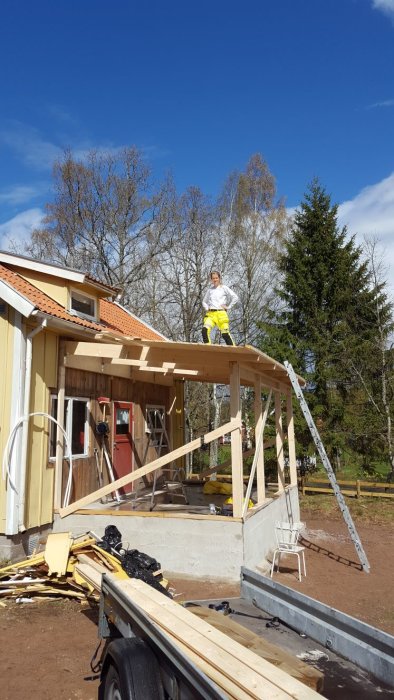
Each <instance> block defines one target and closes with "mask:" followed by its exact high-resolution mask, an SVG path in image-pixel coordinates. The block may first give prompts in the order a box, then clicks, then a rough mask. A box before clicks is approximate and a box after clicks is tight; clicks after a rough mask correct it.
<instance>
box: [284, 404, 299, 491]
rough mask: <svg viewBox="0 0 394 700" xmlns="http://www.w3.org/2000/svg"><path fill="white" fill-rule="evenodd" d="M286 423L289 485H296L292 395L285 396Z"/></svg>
mask: <svg viewBox="0 0 394 700" xmlns="http://www.w3.org/2000/svg"><path fill="white" fill-rule="evenodd" d="M286 423H287V441H288V444H289V468H290V485H291V486H294V485H296V484H297V460H296V448H295V438H294V415H293V401H292V395H291V394H289V395H287V396H286Z"/></svg>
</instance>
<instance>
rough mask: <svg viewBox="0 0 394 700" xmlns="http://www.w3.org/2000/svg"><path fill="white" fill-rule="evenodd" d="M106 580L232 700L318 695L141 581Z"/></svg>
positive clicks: (306, 699) (300, 699) (302, 699)
mask: <svg viewBox="0 0 394 700" xmlns="http://www.w3.org/2000/svg"><path fill="white" fill-rule="evenodd" d="M109 576H110V579H111V581H112V583H113V585H114V587H115V588H116V590H118V591H119V592H122V594H123V595H127V596H128V597H129V598H130V600H131V601H133V603H134V604H135V605H137V606H138V607H139V608H140V609H141V610H142V611H143V612H144V613H145V614H146V615H147V616H148V617H149V618H150V620H151V621H152V622H153V623H154V624H156V625H157V626H158V627H159V628H160V629H161V631H162V632H164V633H165V634H166V635H167V636H168V638H169V639H170V640H171V641H172V642H173V643H174V644H175V645H176V646H178V647H179V648H180V649H181V650H182V651H183V653H184V654H186V655H187V656H188V657H189V658H190V659H191V660H192V661H193V663H194V664H195V665H196V666H197V667H198V668H200V669H201V670H202V671H203V672H204V673H205V674H206V675H207V676H208V677H209V678H210V679H211V680H212V681H213V682H214V683H216V685H217V686H218V687H219V688H220V689H221V690H222V691H224V692H225V693H226V694H227V695H228V697H229V698H231V699H233V700H251V699H254V700H261V699H263V698H264V700H290V699H293V700H316V699H317V698H319V697H321V695H320V694H319V693H317V692H316V691H315V690H313V689H312V688H310V687H308V686H306V685H305V684H304V683H301V682H300V681H299V680H297V679H296V678H294V677H293V676H291V675H290V674H289V673H287V672H286V671H284V670H283V669H281V668H279V667H277V666H275V665H274V664H273V663H270V662H269V661H267V660H266V659H265V658H263V657H262V656H259V655H257V654H256V653H255V652H254V651H252V650H251V649H247V648H245V647H244V646H242V645H241V644H239V643H238V642H237V641H235V640H234V639H232V638H231V637H229V636H228V635H227V634H224V633H223V632H221V631H220V630H218V629H215V627H213V626H212V625H210V624H209V623H208V622H206V621H205V620H203V619H201V618H199V617H197V616H196V615H194V614H193V613H192V612H190V610H188V609H187V608H184V607H183V606H182V605H179V604H178V603H176V602H175V601H174V600H172V599H169V598H167V597H165V596H163V595H162V594H160V593H159V592H158V591H156V590H154V589H153V588H152V587H150V586H147V585H146V584H145V583H144V582H143V581H139V580H137V579H128V580H123V581H120V580H117V579H116V578H115V577H113V576H112V575H109Z"/></svg>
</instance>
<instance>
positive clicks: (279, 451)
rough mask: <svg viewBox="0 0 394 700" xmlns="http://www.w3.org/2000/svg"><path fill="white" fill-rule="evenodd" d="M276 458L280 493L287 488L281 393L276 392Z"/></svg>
mask: <svg viewBox="0 0 394 700" xmlns="http://www.w3.org/2000/svg"><path fill="white" fill-rule="evenodd" d="M275 427H276V458H277V462H278V493H281V492H282V491H284V490H285V455H284V452H283V443H284V435H283V422H282V401H281V395H280V393H279V392H278V391H277V392H275Z"/></svg>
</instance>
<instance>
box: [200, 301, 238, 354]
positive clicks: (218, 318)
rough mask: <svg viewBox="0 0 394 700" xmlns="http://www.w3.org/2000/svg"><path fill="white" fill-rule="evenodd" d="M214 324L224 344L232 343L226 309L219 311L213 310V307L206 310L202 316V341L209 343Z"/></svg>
mask: <svg viewBox="0 0 394 700" xmlns="http://www.w3.org/2000/svg"><path fill="white" fill-rule="evenodd" d="M215 326H217V327H218V328H219V330H220V333H221V334H222V337H223V339H224V342H225V343H226V345H234V341H233V339H232V337H231V335H230V331H229V320H228V315H227V311H225V310H224V309H221V310H220V311H215V310H213V309H210V310H209V311H206V313H205V316H204V325H203V328H202V338H203V341H204V343H209V344H211V330H212V328H215Z"/></svg>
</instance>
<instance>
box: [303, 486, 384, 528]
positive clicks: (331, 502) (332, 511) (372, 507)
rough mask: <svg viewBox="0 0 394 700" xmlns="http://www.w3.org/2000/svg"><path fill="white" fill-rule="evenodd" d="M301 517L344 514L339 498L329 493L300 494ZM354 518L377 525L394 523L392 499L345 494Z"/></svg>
mask: <svg viewBox="0 0 394 700" xmlns="http://www.w3.org/2000/svg"><path fill="white" fill-rule="evenodd" d="M299 499H300V509H301V519H303V518H307V517H308V515H319V516H322V517H324V516H326V517H327V516H329V517H330V518H331V519H332V520H341V519H342V518H343V515H342V513H341V511H340V510H339V505H338V502H337V499H336V498H335V496H334V495H332V496H331V495H329V494H311V495H305V496H302V494H299ZM344 499H345V503H346V505H347V507H348V508H349V511H350V514H351V516H352V518H354V520H357V521H358V522H364V523H374V524H376V525H378V524H381V525H394V508H393V502H392V500H391V499H384V498H367V497H363V498H359V499H357V498H351V497H349V496H344Z"/></svg>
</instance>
